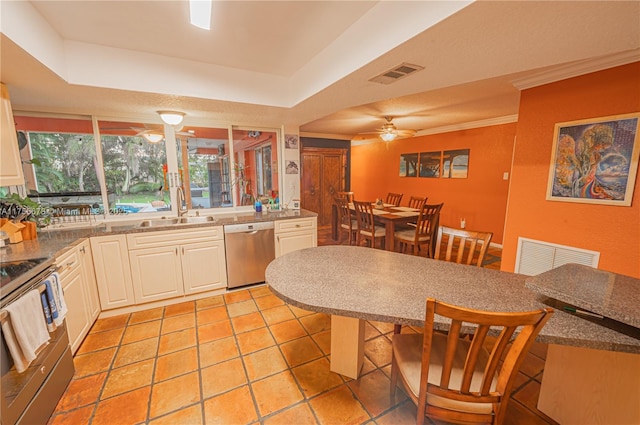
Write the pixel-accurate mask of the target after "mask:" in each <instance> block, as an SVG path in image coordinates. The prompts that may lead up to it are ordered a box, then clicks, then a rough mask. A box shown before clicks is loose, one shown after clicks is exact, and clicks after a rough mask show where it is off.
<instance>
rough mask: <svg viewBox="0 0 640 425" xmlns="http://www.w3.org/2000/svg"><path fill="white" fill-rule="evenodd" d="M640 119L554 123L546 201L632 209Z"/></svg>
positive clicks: (639, 150) (631, 116)
mask: <svg viewBox="0 0 640 425" xmlns="http://www.w3.org/2000/svg"><path fill="white" fill-rule="evenodd" d="M638 121H640V114H627V115H617V116H611V117H602V118H594V119H589V120H581V121H572V122H566V123H558V124H556V126H555V131H554V135H553V151H552V155H551V166H550V167H549V181H548V187H547V200H552V201H564V202H580V203H588V204H604V205H621V206H629V205H631V198H632V197H633V187H634V184H635V180H636V173H637V170H638V155H639V153H640V147H639V146H638V145H639V143H638V140H637V139H638Z"/></svg>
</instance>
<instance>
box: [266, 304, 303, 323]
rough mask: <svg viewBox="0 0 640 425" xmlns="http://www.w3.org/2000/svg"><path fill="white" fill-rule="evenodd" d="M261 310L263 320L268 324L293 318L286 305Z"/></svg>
mask: <svg viewBox="0 0 640 425" xmlns="http://www.w3.org/2000/svg"><path fill="white" fill-rule="evenodd" d="M261 312H262V316H263V317H264V320H265V322H267V324H269V325H274V324H276V323H281V322H285V321H287V320H291V319H293V318H295V316H294V315H293V313H292V312H291V310H290V309H289V307H288V306H286V305H280V306H277V307H273V308H269V309H266V310H262V311H261Z"/></svg>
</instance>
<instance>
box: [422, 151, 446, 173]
mask: <svg viewBox="0 0 640 425" xmlns="http://www.w3.org/2000/svg"><path fill="white" fill-rule="evenodd" d="M441 165H442V151H438V152H420V173H419V176H420V177H440V168H441Z"/></svg>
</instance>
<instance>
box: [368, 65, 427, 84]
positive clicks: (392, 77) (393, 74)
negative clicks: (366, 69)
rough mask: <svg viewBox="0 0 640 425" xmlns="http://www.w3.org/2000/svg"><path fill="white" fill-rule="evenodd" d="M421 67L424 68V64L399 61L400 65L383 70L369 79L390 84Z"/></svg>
mask: <svg viewBox="0 0 640 425" xmlns="http://www.w3.org/2000/svg"><path fill="white" fill-rule="evenodd" d="M422 69H424V66H420V65H413V64H410V63H401V64H400V65H398V66H395V67H393V68H391V69H390V70H388V71H385V72H383V73H382V74H380V75H378V76H377V77H373V78H372V79H370V80H369V81H373V82H374V83H380V84H391V83H393V82H394V81H398V80H399V79H401V78H404V77H406V76H407V75H411V74H413V73H415V72H416V71H420V70H422Z"/></svg>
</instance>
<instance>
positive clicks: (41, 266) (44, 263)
mask: <svg viewBox="0 0 640 425" xmlns="http://www.w3.org/2000/svg"><path fill="white" fill-rule="evenodd" d="M52 265H53V258H46V257H42V258H31V259H28V260H17V261H7V262H2V263H0V295H1V296H0V299H3V298H5V297H6V296H8V295H10V294H11V293H12V292H13V291H15V290H16V289H18V288H20V287H21V286H22V285H24V284H26V283H28V282H29V280H31V279H32V278H34V277H36V276H37V275H39V274H40V273H42V272H43V271H45V270H47V269H49V268H50V267H51V266H52Z"/></svg>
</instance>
